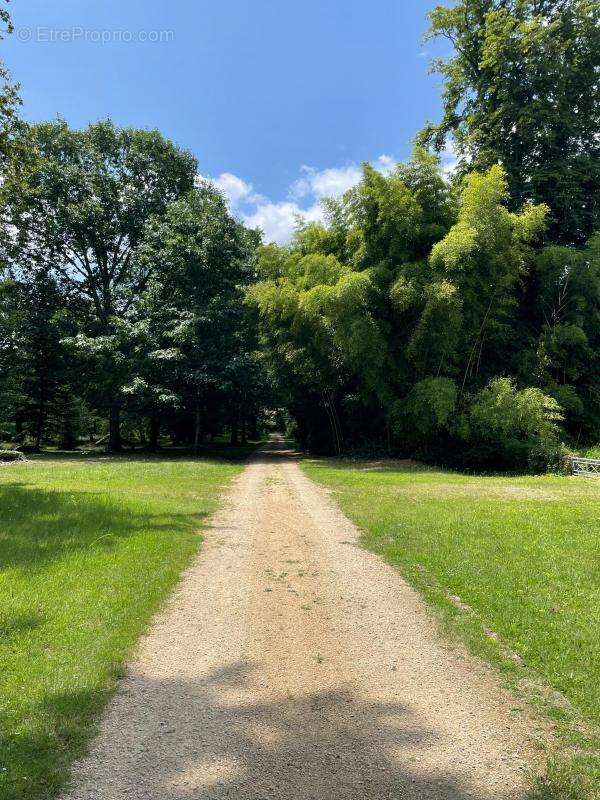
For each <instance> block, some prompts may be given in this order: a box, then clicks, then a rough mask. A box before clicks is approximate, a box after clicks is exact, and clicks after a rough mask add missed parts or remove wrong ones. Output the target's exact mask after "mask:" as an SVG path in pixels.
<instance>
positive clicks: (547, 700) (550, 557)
mask: <svg viewBox="0 0 600 800" xmlns="http://www.w3.org/2000/svg"><path fill="white" fill-rule="evenodd" d="M302 466H303V469H304V470H305V472H306V474H307V475H308V476H309V477H310V478H312V479H313V480H315V481H317V482H318V483H321V484H322V485H324V486H325V487H326V488H328V489H329V490H331V491H332V492H333V497H334V498H335V500H336V501H337V502H338V503H339V505H340V507H341V508H342V510H343V512H344V513H345V514H346V515H347V516H348V517H349V518H350V519H351V520H352V521H353V522H355V523H356V524H357V525H358V527H359V528H360V530H361V535H362V539H361V541H362V544H363V545H364V546H365V547H367V548H368V549H370V550H372V551H373V552H375V553H377V554H379V555H381V556H382V557H383V558H385V559H386V560H387V561H388V562H389V563H390V564H392V565H393V566H394V567H396V568H397V569H399V571H400V572H401V573H402V575H403V577H404V578H405V579H406V580H407V581H408V582H409V583H410V584H411V585H412V586H413V587H414V588H416V589H417V590H418V591H419V592H420V593H421V594H422V596H423V597H424V598H425V600H426V601H427V602H428V603H429V605H430V606H431V607H432V608H433V609H434V610H435V612H436V616H437V617H438V619H439V620H440V622H441V625H442V628H443V629H444V631H445V633H446V634H447V635H449V636H450V637H451V638H454V639H456V640H458V641H462V642H463V643H466V645H467V646H468V648H469V650H470V651H471V652H472V653H473V654H475V655H476V656H478V657H481V658H483V659H484V660H486V661H488V662H490V663H492V664H493V665H494V666H495V667H497V668H498V669H499V670H500V671H501V673H502V675H503V677H504V679H505V680H506V682H507V684H508V685H509V686H510V687H511V688H512V690H513V691H514V692H515V695H516V697H517V698H518V699H519V700H522V701H524V702H527V703H528V704H529V705H530V707H532V708H533V709H534V710H535V711H536V712H537V713H540V714H542V715H543V716H544V717H545V718H547V719H549V720H550V721H551V723H552V726H553V729H554V731H555V742H556V746H555V747H553V748H552V750H551V751H549V752H548V772H547V776H546V778H545V779H544V781H543V783H541V784H538V785H536V786H535V787H533V789H532V797H535V798H540V800H542V799H543V800H598V798H600V707H599V706H598V703H599V702H600V690H599V688H598V679H599V676H600V658H598V654H599V652H600V643H598V637H597V625H598V619H599V618H600V616H599V612H600V572H599V569H600V563H599V559H598V547H597V542H598V538H599V535H600V524H599V523H600V481H594V480H592V479H583V478H579V479H578V478H564V477H559V476H550V475H549V476H521V477H508V476H497V477H494V476H472V475H462V474H459V473H451V472H445V471H440V470H435V469H429V468H428V467H425V466H421V465H418V464H413V463H411V462H406V463H405V462H377V463H373V462H344V461H339V460H333V459H330V460H327V459H323V460H314V459H311V460H308V459H305V460H304V461H303V462H302ZM594 626H595V627H596V634H594V630H593V629H594ZM569 660H570V663H569ZM563 662H564V663H563ZM570 668H571V669H570Z"/></svg>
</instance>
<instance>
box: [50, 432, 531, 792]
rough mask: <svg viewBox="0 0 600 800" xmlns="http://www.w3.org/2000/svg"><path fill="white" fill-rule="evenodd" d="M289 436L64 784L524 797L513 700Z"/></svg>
mask: <svg viewBox="0 0 600 800" xmlns="http://www.w3.org/2000/svg"><path fill="white" fill-rule="evenodd" d="M281 447H282V446H281V445H277V444H273V445H272V446H271V449H270V452H269V451H267V452H264V453H262V454H259V455H258V456H257V457H256V458H255V460H254V461H253V462H252V463H251V464H250V465H249V466H248V467H247V469H246V470H245V471H244V473H243V475H242V476H241V478H239V479H238V481H237V483H236V485H235V487H234V488H233V490H232V492H231V494H230V496H229V500H228V502H227V504H226V505H225V507H224V509H223V510H222V511H221V512H220V513H219V514H218V515H217V516H216V517H215V518H214V520H213V525H212V528H211V529H210V530H209V531H208V532H207V536H206V542H205V545H204V547H203V549H202V552H201V553H200V555H199V557H198V559H197V560H196V562H195V564H194V565H193V566H192V568H191V569H190V570H188V572H187V573H186V574H185V576H184V580H183V582H182V584H181V586H180V588H179V589H178V591H177V592H176V593H175V595H174V596H173V598H172V600H171V602H170V603H169V605H168V607H167V608H166V609H165V611H164V612H163V613H162V614H160V615H159V617H158V618H157V620H156V622H155V624H154V626H153V628H152V630H151V632H150V634H149V635H148V636H147V637H146V638H145V639H144V640H143V641H142V644H141V647H140V649H139V654H138V655H139V658H138V660H137V661H136V662H134V663H133V664H131V665H130V668H129V671H128V676H127V678H126V679H125V680H123V681H122V683H121V686H120V690H119V692H118V693H117V695H116V697H115V699H114V700H113V702H112V703H111V704H110V706H109V708H108V711H107V713H106V715H105V717H104V720H103V723H102V728H101V733H100V735H99V737H98V739H97V740H96V743H95V745H94V748H93V750H92V753H91V755H90V756H89V757H88V758H87V759H86V760H85V761H83V762H81V763H80V764H78V765H77V767H76V770H75V775H76V782H75V786H76V788H75V789H74V790H73V791H72V792H71V793H70V794H68V795H65V797H66V798H68V799H69V800H92V799H94V800H95V799H96V798H97V800H126V799H127V800H138V799H139V798H144V800H180V799H181V800H182V799H183V798H189V799H190V800H191V799H192V798H193V800H223V799H224V798H235V800H250V798H251V799H252V800H268V799H271V798H280V799H281V800H284V799H285V800H383V798H394V800H399V799H400V798H406V799H407V800H416V799H417V798H428V800H431V799H432V798H433V799H438V798H445V799H449V798H453V800H459V799H460V800H464V799H465V798H477V799H478V800H492V798H493V799H494V800H504V799H505V800H508V799H509V798H510V800H515V799H516V798H521V797H524V796H525V790H524V785H525V779H524V768H525V765H526V763H527V762H528V760H530V758H531V752H530V746H529V743H528V740H527V731H526V729H525V723H524V722H522V721H519V718H518V717H517V718H515V715H514V714H511V710H510V709H511V703H510V698H509V697H508V696H506V695H505V694H504V693H503V692H502V691H501V690H500V689H499V687H498V684H497V683H496V681H495V678H494V675H493V674H492V673H491V671H488V670H487V669H486V668H484V667H482V666H481V665H479V664H477V663H474V662H472V661H471V660H470V659H468V658H466V657H465V656H463V655H460V654H458V653H456V652H453V651H452V650H451V649H450V648H449V647H448V646H446V645H445V644H444V643H443V642H442V641H441V640H440V637H439V635H437V633H436V629H435V625H434V623H433V622H432V620H431V618H430V617H429V615H428V612H427V610H426V609H425V608H424V606H423V604H422V602H421V601H420V600H419V598H418V597H417V596H416V595H415V593H414V592H413V591H412V590H411V589H410V588H409V587H408V586H407V585H406V584H405V583H404V582H403V580H402V579H401V578H400V577H399V575H398V574H397V573H396V572H395V571H394V570H392V569H391V568H390V567H388V566H386V565H385V564H383V563H382V562H381V561H380V560H379V559H378V558H377V557H375V556H373V555H371V554H369V553H367V552H365V551H364V550H362V549H360V548H358V547H356V546H355V542H356V537H357V532H356V529H355V528H354V527H353V526H352V525H351V524H350V523H349V522H348V521H347V520H346V518H345V517H343V516H342V515H341V513H340V512H339V511H338V510H337V509H336V508H335V507H334V506H333V504H332V503H331V501H330V500H329V499H328V496H327V494H326V493H325V492H324V491H323V490H322V489H320V488H319V487H317V486H315V484H314V483H312V482H311V481H310V480H309V479H308V478H306V477H305V476H304V474H303V473H302V472H301V470H300V468H299V466H298V464H297V463H296V461H295V460H294V459H293V458H292V457H289V456H288V457H286V454H285V453H284V452H282V451H281V449H280V448H281ZM374 500H375V499H374Z"/></svg>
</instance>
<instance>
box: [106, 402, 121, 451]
mask: <svg viewBox="0 0 600 800" xmlns="http://www.w3.org/2000/svg"><path fill="white" fill-rule="evenodd" d="M108 424H109V433H108V451H109V453H120V452H121V449H122V444H121V406H120V405H119V404H118V403H113V404H112V405H111V407H110V418H109V423H108Z"/></svg>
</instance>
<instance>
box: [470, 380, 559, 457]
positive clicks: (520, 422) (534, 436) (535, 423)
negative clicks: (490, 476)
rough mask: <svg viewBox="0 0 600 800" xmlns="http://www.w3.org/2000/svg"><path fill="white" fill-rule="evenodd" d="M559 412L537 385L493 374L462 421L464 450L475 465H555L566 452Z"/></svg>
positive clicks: (551, 400)
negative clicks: (466, 448) (524, 384)
mask: <svg viewBox="0 0 600 800" xmlns="http://www.w3.org/2000/svg"><path fill="white" fill-rule="evenodd" d="M562 418H563V417H562V409H561V407H560V405H559V404H558V402H557V401H556V400H555V399H554V398H553V397H549V396H548V395H546V394H544V393H543V392H542V391H541V389H537V388H534V387H528V388H527V389H522V390H520V391H519V390H517V388H516V387H515V384H514V383H513V381H512V380H511V379H510V378H495V379H493V380H492V381H490V383H489V384H488V385H487V386H486V387H485V389H482V390H481V391H480V392H479V393H478V394H477V395H475V397H474V398H473V400H472V403H471V406H470V408H469V410H468V411H467V414H466V415H465V418H464V419H463V421H462V434H463V437H464V438H466V439H467V440H468V441H469V442H470V443H471V448H470V450H469V451H468V456H469V457H470V458H472V459H473V460H474V462H475V463H477V465H478V466H492V467H502V468H513V469H523V468H528V469H530V470H533V471H545V470H548V469H552V470H555V469H560V468H561V465H563V463H564V460H565V457H566V449H565V447H564V445H563V444H562V442H561V439H560V432H561V429H560V422H561V421H562Z"/></svg>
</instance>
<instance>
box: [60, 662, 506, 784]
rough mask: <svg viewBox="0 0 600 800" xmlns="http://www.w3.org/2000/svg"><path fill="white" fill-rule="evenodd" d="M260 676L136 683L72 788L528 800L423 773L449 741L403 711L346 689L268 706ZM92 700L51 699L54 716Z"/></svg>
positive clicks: (235, 671)
mask: <svg viewBox="0 0 600 800" xmlns="http://www.w3.org/2000/svg"><path fill="white" fill-rule="evenodd" d="M257 678H258V679H259V683H260V678H261V676H260V665H257V664H251V663H248V662H238V663H232V664H231V665H229V666H228V667H227V668H225V669H220V670H217V671H215V672H213V673H212V674H211V675H209V676H207V677H206V678H204V679H199V680H197V681H190V682H185V681H181V680H163V681H150V680H145V679H142V678H139V677H135V676H133V677H131V678H128V679H127V680H126V681H125V684H124V686H123V687H122V690H121V693H120V695H119V697H118V698H117V701H116V705H115V707H113V708H112V709H111V713H110V715H109V720H110V722H111V725H112V726H113V730H114V736H113V737H112V738H108V739H106V738H102V740H101V742H100V749H99V751H98V752H99V753H100V759H99V760H98V761H97V762H96V763H95V765H94V766H93V767H92V768H90V767H89V765H88V766H86V771H85V773H84V774H85V777H84V779H83V780H82V779H81V776H79V778H78V777H77V775H76V776H75V779H74V780H73V781H72V783H73V784H74V785H75V786H77V787H78V793H77V795H76V796H77V798H78V800H79V798H82V799H83V800H88V798H89V800H92V799H93V800H96V799H97V798H98V799H99V798H102V800H104V798H106V800H125V799H126V798H129V797H140V798H144V800H192V799H193V800H226V798H228V799H229V800H232V799H233V798H240V799H241V798H243V800H263V799H264V798H274V799H275V800H490V798H491V797H492V796H493V797H494V799H495V800H517V798H516V797H515V796H514V795H512V794H505V793H504V792H503V791H502V790H499V792H498V794H494V795H491V794H488V793H487V792H486V793H485V794H480V793H478V792H477V791H475V790H474V789H473V787H472V786H470V785H468V783H469V781H468V777H466V776H468V769H466V767H465V765H464V764H463V765H460V764H456V765H454V764H453V765H452V767H450V768H446V769H445V770H444V769H443V768H442V769H441V770H440V771H437V772H436V771H435V769H432V768H429V769H421V768H420V767H421V759H422V758H426V754H427V750H428V749H429V747H430V746H431V745H432V744H433V743H435V742H436V739H437V737H436V734H435V733H434V732H433V731H431V730H428V729H426V728H425V727H423V725H422V723H420V722H419V720H417V719H415V718H414V716H413V715H412V713H411V711H410V710H409V709H407V708H406V707H404V706H403V705H401V704H399V703H384V702H371V701H369V700H366V699H362V698H360V697H356V696H354V695H353V694H352V691H351V690H350V689H349V688H348V687H344V686H343V685H340V687H339V688H336V689H334V690H324V691H322V692H316V693H312V694H308V695H302V696H301V697H298V698H295V697H294V696H293V695H292V694H290V695H289V696H288V697H283V698H281V699H279V700H273V701H267V700H265V701H264V702H257V701H256V695H255V694H253V693H252V691H251V687H252V686H254V687H256V681H257ZM88 702H89V700H87V699H86V698H81V697H80V696H78V695H77V696H73V697H70V695H69V693H68V692H67V693H65V694H64V695H54V696H53V697H50V698H48V700H47V704H48V710H49V713H50V714H54V713H55V712H56V708H57V707H58V708H60V709H64V708H65V707H68V705H69V704H70V703H72V704H73V707H74V708H75V709H77V708H79V707H80V706H81V705H82V704H83V705H86V704H87V703H88ZM93 705H96V703H93ZM390 743H391V744H392V746H391V747H390ZM438 746H439V745H438ZM79 749H80V748H78V750H79ZM73 754H74V753H73V751H71V755H73ZM454 767H456V768H454Z"/></svg>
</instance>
